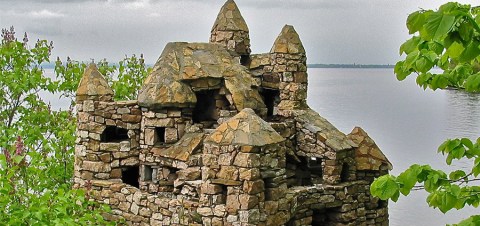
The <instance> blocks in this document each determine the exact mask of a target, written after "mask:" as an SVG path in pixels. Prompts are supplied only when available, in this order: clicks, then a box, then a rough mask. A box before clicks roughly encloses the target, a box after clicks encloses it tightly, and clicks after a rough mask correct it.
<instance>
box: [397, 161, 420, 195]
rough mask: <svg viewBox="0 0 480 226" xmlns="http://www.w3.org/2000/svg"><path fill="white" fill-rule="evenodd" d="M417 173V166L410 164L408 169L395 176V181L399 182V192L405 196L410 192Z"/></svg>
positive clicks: (415, 181)
mask: <svg viewBox="0 0 480 226" xmlns="http://www.w3.org/2000/svg"><path fill="white" fill-rule="evenodd" d="M418 173H419V170H418V167H417V168H415V165H414V166H411V167H410V168H409V169H407V170H406V171H405V172H403V173H401V174H400V175H398V177H397V181H398V182H399V183H400V184H401V186H400V192H401V193H402V194H403V195H405V196H407V195H408V194H410V191H411V190H412V188H413V186H415V184H416V183H417V175H418Z"/></svg>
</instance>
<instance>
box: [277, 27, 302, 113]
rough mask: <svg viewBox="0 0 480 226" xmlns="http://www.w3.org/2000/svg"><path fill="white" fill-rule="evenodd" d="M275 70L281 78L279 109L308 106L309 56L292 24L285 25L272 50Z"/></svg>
mask: <svg viewBox="0 0 480 226" xmlns="http://www.w3.org/2000/svg"><path fill="white" fill-rule="evenodd" d="M270 56H271V62H272V66H273V72H274V73H276V74H278V76H279V78H280V85H279V90H280V100H281V102H280V104H279V110H282V109H283V110H292V109H303V108H305V107H307V105H306V99H307V84H308V80H307V57H306V54H305V49H304V48H303V45H302V41H300V38H299V37H298V34H297V32H296V31H295V29H294V28H293V26H291V25H285V26H284V27H283V29H282V32H281V33H280V35H279V36H278V37H277V39H276V40H275V43H274V44H273V47H272V49H271V50H270Z"/></svg>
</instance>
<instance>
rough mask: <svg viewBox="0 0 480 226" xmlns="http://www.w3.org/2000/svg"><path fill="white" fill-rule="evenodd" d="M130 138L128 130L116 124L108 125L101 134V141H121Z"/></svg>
mask: <svg viewBox="0 0 480 226" xmlns="http://www.w3.org/2000/svg"><path fill="white" fill-rule="evenodd" d="M124 140H128V131H127V130H126V129H123V128H119V127H116V126H107V128H105V130H103V133H102V135H100V142H120V141H124Z"/></svg>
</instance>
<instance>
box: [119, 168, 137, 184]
mask: <svg viewBox="0 0 480 226" xmlns="http://www.w3.org/2000/svg"><path fill="white" fill-rule="evenodd" d="M138 168H139V167H138V166H130V167H126V168H123V169H122V182H123V183H125V184H129V185H132V186H133V187H136V188H138V187H139V182H138V179H139V178H138V177H139V175H140V174H139V169H138Z"/></svg>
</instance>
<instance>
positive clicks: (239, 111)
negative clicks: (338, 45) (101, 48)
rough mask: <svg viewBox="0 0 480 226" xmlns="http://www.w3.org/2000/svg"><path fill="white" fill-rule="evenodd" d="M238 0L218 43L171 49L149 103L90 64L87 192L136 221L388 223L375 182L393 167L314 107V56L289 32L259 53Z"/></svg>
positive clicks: (115, 215) (82, 175) (85, 107)
mask: <svg viewBox="0 0 480 226" xmlns="http://www.w3.org/2000/svg"><path fill="white" fill-rule="evenodd" d="M249 47H250V40H249V37H248V27H247V25H246V23H245V21H244V20H243V18H242V16H241V14H240V11H239V10H238V7H237V5H236V4H235V2H234V1H233V0H228V1H227V2H226V3H225V5H224V6H223V7H222V9H221V10H220V13H219V15H218V17H217V20H216V21H215V24H214V26H213V28H212V36H211V38H210V43H185V42H172V43H168V44H167V45H166V46H165V49H164V50H163V52H162V54H161V55H160V57H159V59H158V60H157V62H156V63H155V65H154V67H153V69H152V71H151V72H150V74H149V75H148V77H147V79H146V80H145V82H144V84H143V86H142V88H141V89H140V91H139V94H138V98H137V100H132V101H114V100H113V96H114V92H113V91H112V89H111V88H110V87H109V85H108V82H107V81H106V80H105V78H104V77H103V76H102V75H101V73H100V72H99V71H98V70H97V68H96V67H95V65H93V64H92V65H90V66H89V67H88V68H87V69H86V70H85V73H84V75H83V77H82V80H81V81H80V85H79V87H78V90H77V97H76V98H77V110H78V117H77V118H78V126H77V137H78V138H77V141H76V145H75V174H74V177H75V178H74V182H75V187H77V188H85V189H87V190H88V191H89V192H90V193H91V195H90V197H91V198H92V200H95V201H98V202H100V203H104V204H108V205H109V206H110V207H111V209H112V212H111V213H109V214H106V215H105V217H106V218H107V219H108V220H110V221H117V220H119V219H124V220H125V222H126V224H127V225H195V226H197V225H198V226H200V225H225V226H251V225H268V226H278V225H288V226H291V225H388V211H387V210H388V207H387V202H384V201H380V200H378V199H377V198H374V197H372V196H371V195H370V193H369V187H370V184H371V183H372V181H373V180H374V178H375V177H378V176H380V175H384V174H387V173H388V170H390V169H391V168H392V165H391V163H390V162H389V161H388V159H387V158H386V156H385V155H384V154H383V153H382V152H381V150H380V149H379V147H378V146H377V145H376V144H375V142H374V141H373V140H372V139H371V138H370V137H369V136H368V134H367V133H366V132H365V131H364V130H362V129H361V128H354V129H353V130H352V132H351V133H350V134H349V135H345V134H344V133H342V132H341V131H339V130H338V129H337V128H335V127H334V126H333V125H332V124H331V123H329V122H328V121H327V120H326V119H324V118H323V117H321V116H320V115H319V114H318V113H317V112H315V111H314V110H312V109H311V108H310V107H309V106H308V103H307V101H306V97H307V85H308V79H307V65H306V53H305V49H304V47H303V45H302V42H301V41H300V38H299V35H298V34H297V32H296V31H295V29H294V28H293V26H290V25H285V27H284V28H283V29H282V31H281V33H280V35H279V36H278V37H277V39H276V40H275V42H274V44H273V47H272V49H271V51H270V52H268V53H262V54H250V48H249Z"/></svg>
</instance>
